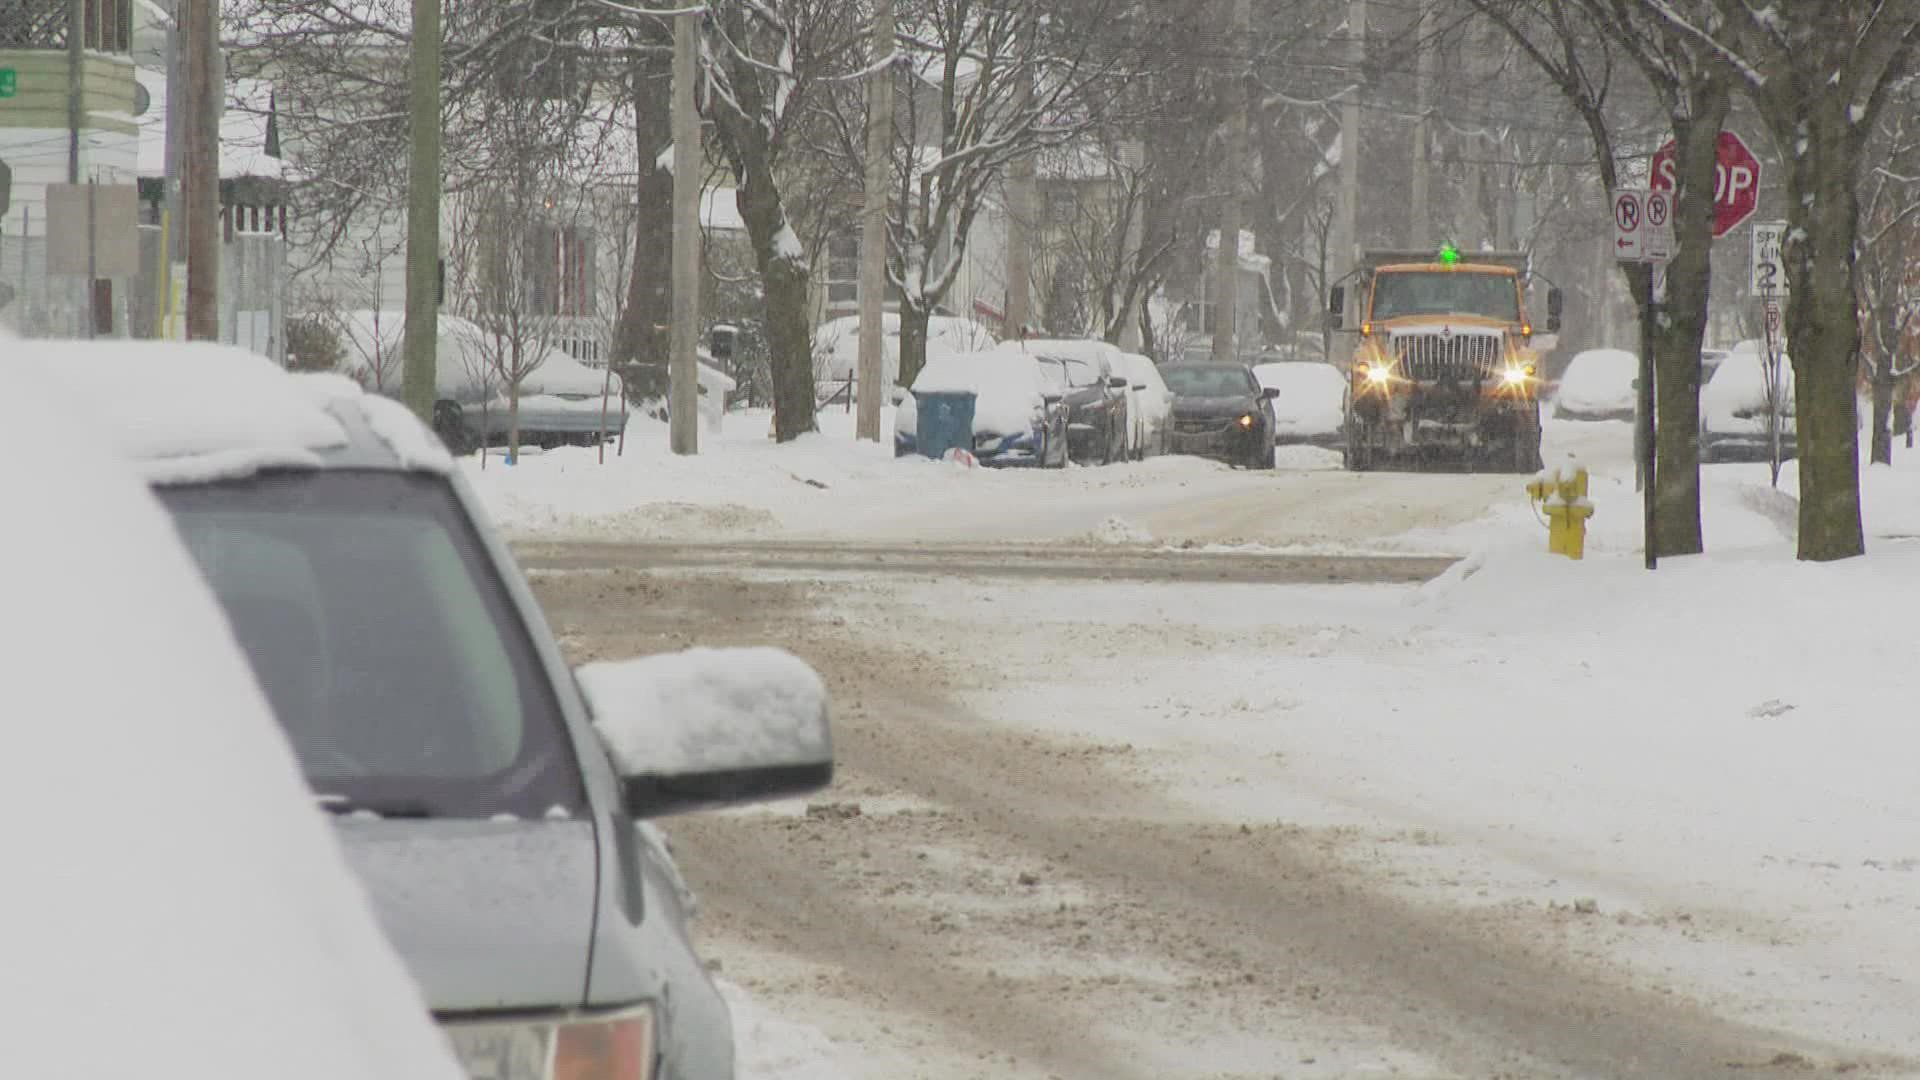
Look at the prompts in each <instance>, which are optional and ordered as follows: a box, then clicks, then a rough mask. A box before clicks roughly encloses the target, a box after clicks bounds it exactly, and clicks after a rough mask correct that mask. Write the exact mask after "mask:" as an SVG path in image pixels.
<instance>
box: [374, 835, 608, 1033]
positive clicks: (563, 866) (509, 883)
mask: <svg viewBox="0 0 1920 1080" xmlns="http://www.w3.org/2000/svg"><path fill="white" fill-rule="evenodd" d="M338 832H339V836H340V841H341V845H342V846H343V847H344V848H345V850H346V855H347V861H348V862H349V863H350V864H351V865H352V866H353V868H354V870H355V872H356V873H357V874H358V875H359V878H360V881H361V883H362V884H363V885H364V886H365V888H366V890H367V893H368V895H369V896H370V898H371V899H372V901H373V907H374V911H375V912H376V914H378V916H379V918H380V924H381V926H382V927H383V928H384V929H385V930H386V932H387V937H388V938H389V939H390V940H391V941H392V942H393V946H394V948H395V950H397V951H398V952H399V953H400V956H401V958H402V959H404V960H405V961H406V964H407V968H408V970H409V971H411V972H412V974H413V977H414V980H415V981H416V982H418V983H419V984H420V989H421V991H422V993H424V994H425V995H426V998H427V1003H428V1005H429V1006H430V1007H431V1008H432V1009H433V1011H434V1012H436V1013H449V1012H478V1011H486V1010H495V1009H536V1008H538V1009H552V1008H571V1007H574V1006H577V1005H579V1004H580V1003H581V1002H582V1001H583V1000H584V998H585V996H586V987H587V969H588V962H589V960H590V959H591V955H592V946H591V943H592V940H593V917H594V897H595V890H596V888H597V878H598V875H597V874H596V872H595V860H596V858H597V853H596V848H595V845H594V833H593V826H592V824H591V823H589V822H586V821H574V820H563V821H500V822H494V821H461V820H425V821H419V820H399V821H357V820H353V819H343V820H342V821H340V822H339V827H338Z"/></svg>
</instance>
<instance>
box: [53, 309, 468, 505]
mask: <svg viewBox="0 0 1920 1080" xmlns="http://www.w3.org/2000/svg"><path fill="white" fill-rule="evenodd" d="M20 363H22V364H23V365H26V366H28V367H29V368H30V369H32V371H33V373H34V374H35V375H36V376H38V377H41V378H43V379H44V380H45V382H46V383H47V384H49V385H51V386H55V387H58V388H60V389H61V390H62V391H64V392H65V393H67V394H70V395H71V396H72V397H73V399H74V400H78V401H85V402H87V407H88V410H89V415H91V416H92V417H94V418H95V420H96V422H97V423H98V426H99V428H100V429H101V430H103V431H106V432H109V433H111V435H110V437H111V440H112V444H113V448H114V449H115V450H117V451H118V452H119V453H120V455H121V456H122V457H124V458H126V459H128V460H130V461H132V462H134V463H135V465H136V467H137V468H138V469H139V470H140V472H141V473H142V474H143V475H144V476H145V477H146V479H147V480H148V482H150V483H155V484H179V483H195V482H204V481H209V480H216V479H223V478H227V477H233V476H246V475H251V474H253V473H256V472H260V471H263V470H268V469H287V468H294V469H302V468H305V469H312V468H323V467H329V466H336V467H338V466H346V467H355V468H399V469H424V470H428V471H435V472H445V471H447V470H449V469H451V468H452V467H453V463H452V459H451V458H449V457H448V455H447V453H446V451H445V450H444V449H442V448H441V446H440V443H439V440H438V439H436V438H435V437H434V435H433V433H432V432H431V431H429V430H428V429H427V428H426V427H425V426H424V425H422V424H421V423H420V422H419V421H418V420H416V419H414V417H413V416H412V414H411V413H408V412H407V411H406V409H405V408H404V407H403V406H400V405H399V404H398V403H396V402H393V401H390V400H388V399H385V398H381V397H377V396H375V395H371V394H366V393H364V392H363V391H362V390H361V389H360V386H359V384H357V383H355V382H354V381H353V380H351V379H347V378H344V377H341V376H337V375H323V376H315V375H294V374H290V373H288V372H287V371H285V370H284V369H282V368H281V367H279V365H277V364H275V363H274V362H273V361H271V360H268V359H267V358H265V357H263V356H259V355H256V354H254V353H250V352H247V351H246V350H244V349H241V348H238V347H236V346H231V345H217V344H213V343H210V342H171V341H36V342H34V343H33V346H32V348H31V349H30V351H28V353H27V355H26V356H25V357H24V358H23V359H22V360H21V361H20Z"/></svg>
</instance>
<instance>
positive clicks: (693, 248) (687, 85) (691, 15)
mask: <svg viewBox="0 0 1920 1080" xmlns="http://www.w3.org/2000/svg"><path fill="white" fill-rule="evenodd" d="M699 47H700V14H699V13H698V12H688V13H686V14H682V15H676V16H674V19H673V326H672V328H671V331H670V335H671V340H670V344H671V348H672V352H671V354H670V357H669V361H668V367H667V375H668V383H669V402H670V409H669V412H668V414H667V438H668V442H669V443H670V444H671V445H672V448H673V452H674V453H676V454H696V453H699V451H700V423H699V417H698V416H696V415H695V410H696V409H698V408H699V401H700V399H699V387H700V368H699V363H700V360H699V347H700V114H699V111H698V105H697V103H696V102H695V100H694V96H693V81H694V79H695V78H696V77H697V76H698V74H699V70H698V50H699Z"/></svg>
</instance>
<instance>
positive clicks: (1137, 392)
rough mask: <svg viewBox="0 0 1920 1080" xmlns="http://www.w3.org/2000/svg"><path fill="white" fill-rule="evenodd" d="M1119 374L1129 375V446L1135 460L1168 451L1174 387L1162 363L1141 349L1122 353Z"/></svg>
mask: <svg viewBox="0 0 1920 1080" xmlns="http://www.w3.org/2000/svg"><path fill="white" fill-rule="evenodd" d="M1118 371H1119V374H1121V375H1124V376H1126V377H1127V380H1128V382H1129V386H1128V387H1127V425H1128V435H1127V449H1128V452H1129V454H1130V455H1131V456H1132V457H1133V459H1134V460H1135V461H1141V460H1145V459H1146V458H1148V457H1150V456H1153V455H1157V454H1164V453H1166V452H1167V436H1168V429H1169V426H1170V425H1171V424H1172V422H1173V391H1171V390H1169V389H1167V382H1166V380H1165V379H1162V378H1161V377H1160V368H1159V365H1157V364H1155V363H1154V362H1153V359H1152V358H1151V357H1147V356H1142V355H1140V354H1139V353H1130V352H1123V353H1121V354H1120V365H1119V368H1118Z"/></svg>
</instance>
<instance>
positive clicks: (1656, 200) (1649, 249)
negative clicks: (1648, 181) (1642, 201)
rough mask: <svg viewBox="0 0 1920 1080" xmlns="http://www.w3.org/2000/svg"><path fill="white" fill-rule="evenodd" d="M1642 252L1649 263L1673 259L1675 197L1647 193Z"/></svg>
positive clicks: (1641, 243) (1661, 192)
mask: <svg viewBox="0 0 1920 1080" xmlns="http://www.w3.org/2000/svg"><path fill="white" fill-rule="evenodd" d="M1640 232H1641V240H1640V247H1641V251H1642V252H1644V253H1645V255H1646V259H1647V261H1648V262H1666V261H1667V260H1668V259H1671V258H1673V195H1672V193H1670V192H1666V191H1649V192H1647V203H1646V209H1645V212H1644V213H1643V214H1642V215H1641V225H1640Z"/></svg>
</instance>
